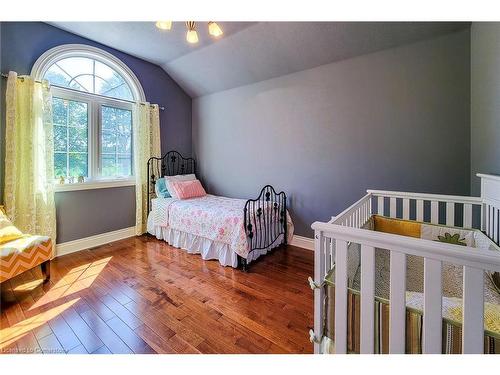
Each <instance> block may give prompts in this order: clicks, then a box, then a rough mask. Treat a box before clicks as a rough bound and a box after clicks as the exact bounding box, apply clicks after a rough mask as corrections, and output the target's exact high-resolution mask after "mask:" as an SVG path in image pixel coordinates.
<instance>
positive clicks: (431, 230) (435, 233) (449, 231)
mask: <svg viewBox="0 0 500 375" xmlns="http://www.w3.org/2000/svg"><path fill="white" fill-rule="evenodd" d="M420 238H422V239H424V240H431V241H439V242H445V243H449V244H452V245H460V246H470V247H475V241H474V231H473V230H467V229H458V228H453V227H446V226H442V225H435V224H422V232H421V236H420Z"/></svg>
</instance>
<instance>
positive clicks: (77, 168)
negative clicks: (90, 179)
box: [68, 153, 88, 177]
mask: <svg viewBox="0 0 500 375" xmlns="http://www.w3.org/2000/svg"><path fill="white" fill-rule="evenodd" d="M87 161H88V155H87V153H82V154H73V153H70V154H69V174H68V175H69V176H73V177H78V176H87V175H88V173H87V169H88V168H87Z"/></svg>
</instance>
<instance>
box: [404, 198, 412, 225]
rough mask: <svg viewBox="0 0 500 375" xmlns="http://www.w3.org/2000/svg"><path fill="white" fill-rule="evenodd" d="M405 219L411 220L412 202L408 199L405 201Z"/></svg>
mask: <svg viewBox="0 0 500 375" xmlns="http://www.w3.org/2000/svg"><path fill="white" fill-rule="evenodd" d="M403 219H404V220H409V219H410V200H409V199H406V198H405V199H403Z"/></svg>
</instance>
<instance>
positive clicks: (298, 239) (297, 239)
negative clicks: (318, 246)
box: [290, 235, 314, 251]
mask: <svg viewBox="0 0 500 375" xmlns="http://www.w3.org/2000/svg"><path fill="white" fill-rule="evenodd" d="M290 245H292V246H297V247H301V248H303V249H306V250H311V251H314V238H308V237H302V236H297V235H294V236H293V238H292V243H291V244H290Z"/></svg>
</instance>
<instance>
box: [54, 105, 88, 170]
mask: <svg viewBox="0 0 500 375" xmlns="http://www.w3.org/2000/svg"><path fill="white" fill-rule="evenodd" d="M52 100H53V102H52V105H53V111H52V112H53V121H54V173H55V177H56V178H59V177H60V176H64V177H70V176H73V177H78V176H80V175H83V176H85V177H88V108H87V103H83V102H79V101H76V100H66V99H61V98H55V97H54V98H53V99H52ZM68 152H69V153H68ZM68 163H69V170H68Z"/></svg>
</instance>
